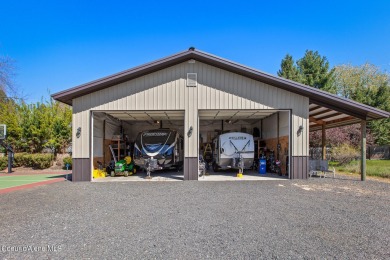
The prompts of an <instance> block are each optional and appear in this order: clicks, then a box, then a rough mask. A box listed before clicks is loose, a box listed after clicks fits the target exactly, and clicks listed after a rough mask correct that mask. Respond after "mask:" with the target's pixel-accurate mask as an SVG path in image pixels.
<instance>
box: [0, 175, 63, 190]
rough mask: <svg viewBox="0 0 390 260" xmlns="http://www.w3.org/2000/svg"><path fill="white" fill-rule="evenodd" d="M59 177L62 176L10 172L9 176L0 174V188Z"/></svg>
mask: <svg viewBox="0 0 390 260" xmlns="http://www.w3.org/2000/svg"><path fill="white" fill-rule="evenodd" d="M59 177H63V176H62V175H54V174H39V175H29V176H20V175H19V176H17V175H15V176H12V174H10V175H9V176H0V189H5V188H11V187H16V186H20V185H24V184H30V183H34V182H40V181H48V180H52V179H54V178H59Z"/></svg>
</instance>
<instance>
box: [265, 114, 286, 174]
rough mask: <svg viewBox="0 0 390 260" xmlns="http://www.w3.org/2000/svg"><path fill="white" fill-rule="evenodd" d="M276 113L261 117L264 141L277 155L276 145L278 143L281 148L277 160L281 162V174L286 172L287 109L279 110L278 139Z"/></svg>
mask: <svg viewBox="0 0 390 260" xmlns="http://www.w3.org/2000/svg"><path fill="white" fill-rule="evenodd" d="M277 124H278V114H277V113H275V114H272V115H271V116H269V117H267V118H264V119H263V139H264V140H265V142H266V146H267V148H268V149H271V150H273V151H275V156H277V152H278V150H277V145H278V143H280V145H281V149H280V151H279V160H280V161H281V162H282V174H287V172H286V163H287V162H286V159H287V156H288V152H289V150H290V145H289V144H290V140H289V134H290V129H289V124H290V117H289V111H279V140H278V125H277Z"/></svg>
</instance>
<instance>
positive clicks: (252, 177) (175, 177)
mask: <svg viewBox="0 0 390 260" xmlns="http://www.w3.org/2000/svg"><path fill="white" fill-rule="evenodd" d="M146 177H147V175H146V173H144V172H139V173H136V174H134V175H131V176H128V177H124V176H115V177H109V176H108V177H106V178H97V179H93V182H129V181H133V182H134V181H182V180H183V179H184V176H183V172H177V171H163V172H152V174H151V177H152V178H151V179H147V178H146ZM198 180H199V181H266V180H288V178H287V177H285V176H278V175H276V174H271V173H267V174H259V173H257V172H256V171H250V170H246V171H244V174H243V176H242V178H238V177H237V173H236V172H235V171H220V172H216V173H215V172H213V171H212V170H211V171H209V172H208V175H205V176H199V178H198Z"/></svg>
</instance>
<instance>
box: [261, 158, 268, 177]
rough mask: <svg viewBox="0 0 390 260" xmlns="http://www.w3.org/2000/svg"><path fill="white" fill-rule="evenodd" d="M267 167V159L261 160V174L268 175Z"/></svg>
mask: <svg viewBox="0 0 390 260" xmlns="http://www.w3.org/2000/svg"><path fill="white" fill-rule="evenodd" d="M266 165H267V162H266V160H265V159H260V160H259V173H260V174H266V173H267V171H266Z"/></svg>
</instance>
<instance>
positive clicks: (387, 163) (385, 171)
mask: <svg viewBox="0 0 390 260" xmlns="http://www.w3.org/2000/svg"><path fill="white" fill-rule="evenodd" d="M329 164H330V166H333V167H335V168H336V171H338V172H346V173H356V174H360V161H352V162H350V163H349V164H347V165H339V164H338V163H337V162H330V163H329ZM366 173H367V176H376V177H382V178H390V160H367V170H366Z"/></svg>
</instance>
